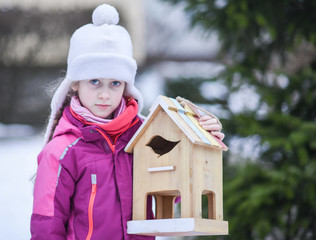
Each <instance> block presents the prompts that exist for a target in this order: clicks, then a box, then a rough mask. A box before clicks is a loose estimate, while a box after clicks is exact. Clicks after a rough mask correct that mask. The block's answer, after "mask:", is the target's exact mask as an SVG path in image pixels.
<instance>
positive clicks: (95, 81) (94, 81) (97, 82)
mask: <svg viewBox="0 0 316 240" xmlns="http://www.w3.org/2000/svg"><path fill="white" fill-rule="evenodd" d="M90 83H91V84H92V85H99V84H100V81H99V80H98V79H92V80H90Z"/></svg>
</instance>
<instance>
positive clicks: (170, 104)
mask: <svg viewBox="0 0 316 240" xmlns="http://www.w3.org/2000/svg"><path fill="white" fill-rule="evenodd" d="M161 109H163V110H164V112H165V113H166V114H167V115H168V116H169V118H170V119H171V120H172V121H173V122H174V123H175V124H176V125H177V126H178V127H179V128H180V129H181V131H182V132H183V133H184V134H185V135H186V136H187V137H188V138H189V139H190V140H191V142H192V143H193V144H199V145H203V146H206V147H210V148H215V149H219V150H224V151H227V150H228V148H227V146H226V145H225V144H224V143H223V142H222V141H221V140H220V139H218V138H217V137H215V136H213V135H212V134H211V133H210V132H208V131H206V130H204V129H203V128H202V127H201V126H200V125H199V122H198V120H197V117H196V115H195V113H194V111H193V110H192V109H191V108H190V107H189V106H184V107H183V106H181V104H180V103H179V102H178V101H177V100H176V99H174V98H169V97H165V96H159V97H158V98H157V99H156V101H155V103H154V104H153V105H152V106H151V108H150V113H149V115H148V116H147V118H146V119H145V121H144V123H143V124H142V125H141V127H140V128H139V129H138V130H137V132H136V133H135V134H134V136H133V138H132V139H131V140H130V141H129V143H128V144H127V146H126V147H125V151H126V152H133V148H134V146H135V144H136V143H137V141H138V139H139V138H140V137H141V136H142V134H143V133H144V132H145V131H146V129H147V128H148V127H149V126H150V123H151V122H152V120H153V119H154V118H155V116H156V115H157V114H158V112H160V110H161Z"/></svg>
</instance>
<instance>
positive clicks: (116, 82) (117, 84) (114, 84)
mask: <svg viewBox="0 0 316 240" xmlns="http://www.w3.org/2000/svg"><path fill="white" fill-rule="evenodd" d="M111 85H112V86H114V87H118V86H120V85H121V82H119V81H113V82H111Z"/></svg>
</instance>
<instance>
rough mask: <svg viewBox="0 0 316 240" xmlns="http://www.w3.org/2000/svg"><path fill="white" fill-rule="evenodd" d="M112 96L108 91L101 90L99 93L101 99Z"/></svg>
mask: <svg viewBox="0 0 316 240" xmlns="http://www.w3.org/2000/svg"><path fill="white" fill-rule="evenodd" d="M109 97H110V95H109V93H108V92H107V91H100V92H99V93H98V98H99V99H108V98H109Z"/></svg>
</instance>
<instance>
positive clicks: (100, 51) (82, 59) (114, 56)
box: [44, 4, 143, 143]
mask: <svg viewBox="0 0 316 240" xmlns="http://www.w3.org/2000/svg"><path fill="white" fill-rule="evenodd" d="M118 22H119V14H118V12H117V11H116V9H115V8H114V7H112V6H110V5H107V4H103V5H100V6H98V7H97V8H96V9H95V10H94V11H93V14H92V23H90V24H87V25H84V26H82V27H80V28H79V29H77V30H76V31H75V32H74V34H73V35H72V37H71V39H70V47H69V54H68V59H67V74H66V77H65V79H64V80H63V81H62V83H61V84H60V86H59V87H58V88H57V90H56V92H55V94H54V96H53V99H52V101H51V115H50V117H49V120H48V125H47V129H46V133H45V137H44V142H45V143H47V142H48V138H49V136H50V134H51V129H52V126H53V122H54V119H55V116H56V112H57V111H59V110H60V108H61V107H62V105H63V102H64V101H65V98H66V95H67V93H68V91H69V89H70V87H71V84H72V83H73V82H76V81H80V80H89V79H96V78H108V79H115V80H119V81H124V82H126V87H125V92H124V96H128V97H133V98H135V99H136V100H137V101H138V109H139V110H138V112H141V110H142V108H143V98H142V95H141V93H140V92H139V91H138V89H137V88H136V87H135V86H134V82H135V75H136V70H137V63H136V61H135V60H134V58H133V46H132V41H131V38H130V36H129V34H128V32H127V31H126V30H125V28H123V27H122V26H119V25H117V24H118Z"/></svg>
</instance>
